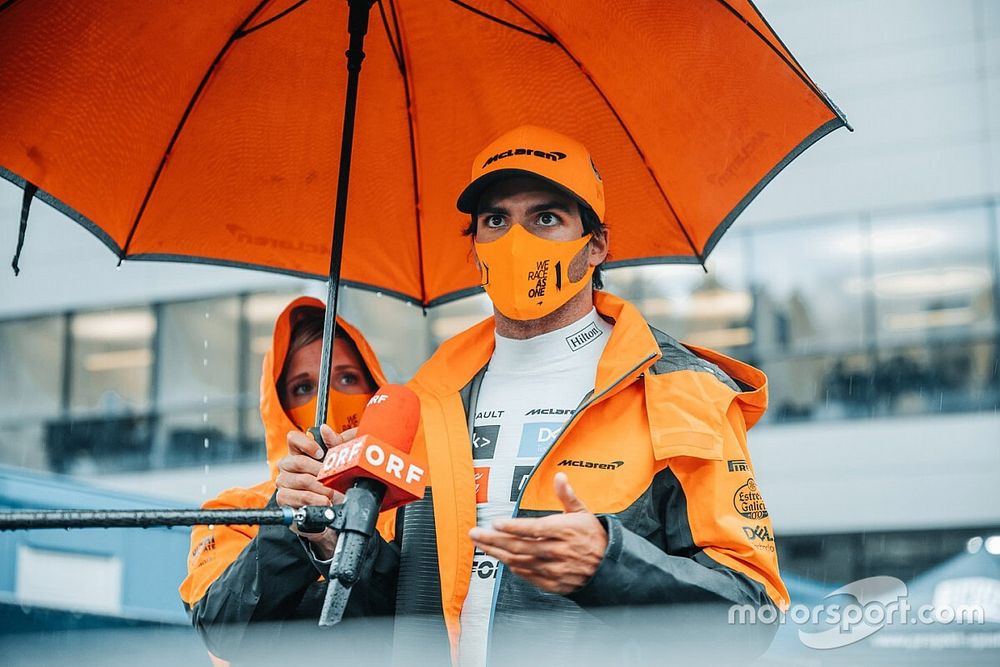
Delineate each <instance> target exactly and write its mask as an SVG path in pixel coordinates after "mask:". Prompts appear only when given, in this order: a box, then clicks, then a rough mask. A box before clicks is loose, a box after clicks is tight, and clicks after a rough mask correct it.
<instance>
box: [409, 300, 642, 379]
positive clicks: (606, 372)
mask: <svg viewBox="0 0 1000 667" xmlns="http://www.w3.org/2000/svg"><path fill="white" fill-rule="evenodd" d="M594 306H595V308H596V309H597V312H598V314H600V315H601V316H602V317H604V318H605V319H606V320H609V321H610V322H611V323H612V324H613V325H614V329H613V330H612V331H611V338H610V339H609V340H608V344H607V346H606V347H605V348H604V353H603V354H602V355H601V360H600V361H599V362H598V364H597V378H596V383H595V387H596V389H597V391H600V390H602V389H604V388H606V387H609V386H611V385H612V384H613V383H615V382H616V381H618V380H619V379H620V378H621V377H622V376H623V375H625V374H627V373H628V372H629V371H630V370H632V369H634V368H636V366H640V365H643V366H644V365H645V364H643V361H644V360H646V359H647V358H649V357H652V359H650V361H649V363H650V364H651V363H653V362H654V361H655V360H656V359H658V358H659V355H660V351H659V347H658V346H657V344H656V339H654V338H653V334H652V333H651V332H650V331H649V325H647V324H646V320H645V319H643V317H642V314H641V313H640V312H639V310H638V309H637V308H636V307H635V306H633V305H632V304H630V303H629V302H627V301H625V300H624V299H621V298H619V297H617V296H614V295H613V294H608V293H607V292H600V291H595V292H594ZM495 329H496V321H495V319H494V318H493V317H488V318H486V319H485V320H483V321H482V322H479V323H478V324H476V325H474V326H472V327H471V328H469V329H466V330H465V331H463V332H461V333H459V334H457V335H455V336H453V337H452V338H450V339H448V340H447V341H445V342H444V343H442V344H441V346H440V347H439V348H438V350H437V352H435V353H434V355H433V356H432V357H431V358H430V359H429V360H428V361H427V362H426V363H425V364H424V365H423V367H421V369H420V370H419V371H418V372H417V375H416V376H415V377H414V380H415V381H417V382H419V383H420V384H421V386H423V387H424V388H425V389H427V390H428V391H430V392H432V393H434V394H436V395H438V396H445V395H448V394H452V393H455V392H458V391H460V390H461V389H462V388H463V387H465V386H466V385H467V384H469V382H470V381H471V380H472V378H473V377H475V375H476V373H478V372H479V371H480V370H482V368H483V367H484V366H485V365H486V364H487V363H489V360H490V357H492V356H493V348H494V341H495V338H494V336H495Z"/></svg>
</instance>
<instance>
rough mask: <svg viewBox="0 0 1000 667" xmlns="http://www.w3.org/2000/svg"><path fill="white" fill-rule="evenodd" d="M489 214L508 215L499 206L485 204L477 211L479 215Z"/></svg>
mask: <svg viewBox="0 0 1000 667" xmlns="http://www.w3.org/2000/svg"><path fill="white" fill-rule="evenodd" d="M484 213H489V214H490V215H509V214H510V211H509V210H507V209H506V208H505V207H503V206H500V205H499V204H492V203H491V204H487V205H486V206H483V207H481V208H480V209H479V215H483V214H484Z"/></svg>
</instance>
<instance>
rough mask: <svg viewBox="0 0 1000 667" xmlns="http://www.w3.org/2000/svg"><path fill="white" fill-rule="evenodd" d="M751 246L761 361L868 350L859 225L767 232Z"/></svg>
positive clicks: (757, 235) (852, 222)
mask: <svg viewBox="0 0 1000 667" xmlns="http://www.w3.org/2000/svg"><path fill="white" fill-rule="evenodd" d="M751 247H752V252H751V256H752V257H753V265H752V267H751V272H752V275H753V278H752V285H753V293H754V309H755V327H756V330H757V336H758V351H759V353H760V354H761V356H764V357H768V356H773V355H775V354H779V353H780V354H782V355H784V354H788V353H809V352H816V351H827V350H831V349H844V348H848V349H850V348H853V349H857V348H859V347H861V345H862V344H863V343H864V341H865V330H866V326H865V309H864V296H865V292H864V285H865V282H864V280H863V278H862V275H863V274H862V252H863V250H864V241H863V236H862V234H861V229H860V224H859V222H858V221H856V220H845V221H836V222H829V223H814V224H811V225H802V226H794V227H788V226H784V225H783V226H781V227H780V228H777V229H766V228H764V229H759V230H755V232H754V234H753V237H752V245H751Z"/></svg>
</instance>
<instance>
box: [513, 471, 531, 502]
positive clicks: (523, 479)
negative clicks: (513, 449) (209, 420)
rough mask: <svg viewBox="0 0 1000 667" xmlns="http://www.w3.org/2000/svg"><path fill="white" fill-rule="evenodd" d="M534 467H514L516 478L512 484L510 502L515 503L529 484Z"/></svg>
mask: <svg viewBox="0 0 1000 667" xmlns="http://www.w3.org/2000/svg"><path fill="white" fill-rule="evenodd" d="M533 467H534V466H514V478H513V479H512V480H511V482H510V500H511V502H514V501H515V500H517V497H518V496H519V495H521V491H523V490H524V485H525V484H527V483H528V476H529V475H530V474H531V469H532V468H533Z"/></svg>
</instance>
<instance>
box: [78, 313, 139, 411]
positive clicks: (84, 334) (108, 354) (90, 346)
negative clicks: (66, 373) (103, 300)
mask: <svg viewBox="0 0 1000 667" xmlns="http://www.w3.org/2000/svg"><path fill="white" fill-rule="evenodd" d="M71 322H72V327H71V334H72V337H73V342H72V345H73V353H72V359H73V361H72V364H73V366H72V369H71V375H72V381H71V393H70V408H71V409H72V410H73V412H74V413H76V414H80V413H89V414H92V413H99V414H104V415H109V416H115V415H121V414H127V413H129V412H132V411H134V410H137V409H143V408H145V407H146V406H147V405H148V402H149V383H150V370H151V368H152V365H153V350H152V347H151V344H152V340H153V334H154V333H155V331H156V319H155V318H154V317H153V312H152V310H151V309H150V308H123V309H120V310H111V311H105V312H98V313H78V314H76V315H74V316H73V318H72V320H71Z"/></svg>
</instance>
